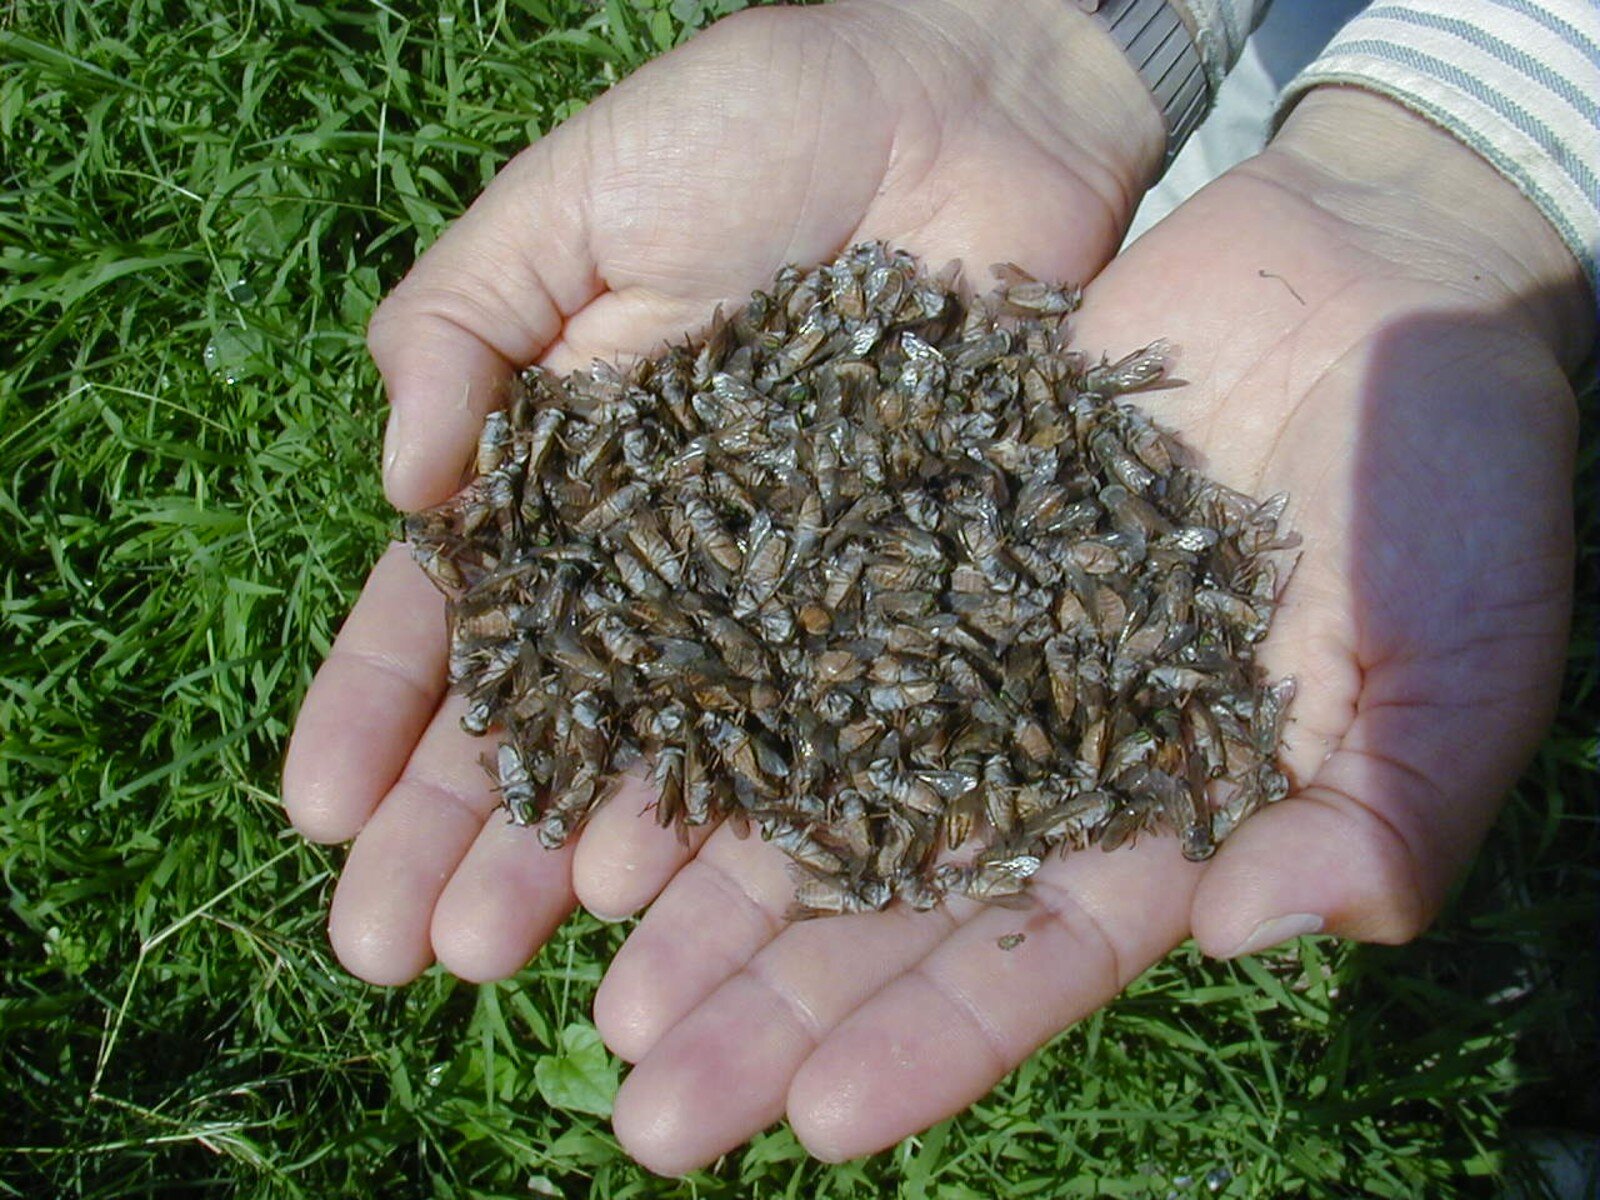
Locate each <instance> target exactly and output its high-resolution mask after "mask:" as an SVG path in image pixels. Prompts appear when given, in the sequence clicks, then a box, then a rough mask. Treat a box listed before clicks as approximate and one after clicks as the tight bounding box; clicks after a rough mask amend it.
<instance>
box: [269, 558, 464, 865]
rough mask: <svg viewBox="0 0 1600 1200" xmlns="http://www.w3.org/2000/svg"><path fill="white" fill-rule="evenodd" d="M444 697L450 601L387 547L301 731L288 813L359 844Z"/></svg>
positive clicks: (314, 692)
mask: <svg viewBox="0 0 1600 1200" xmlns="http://www.w3.org/2000/svg"><path fill="white" fill-rule="evenodd" d="M444 690H445V638H444V599H443V597H441V596H440V595H439V592H438V590H437V589H436V588H434V586H433V585H432V584H431V583H429V582H428V579H427V577H426V576H425V575H423V573H422V572H421V571H420V570H419V569H418V568H417V566H416V564H415V563H413V562H412V561H411V557H410V556H409V555H408V554H407V553H406V551H405V547H403V546H399V545H392V546H390V547H389V548H388V549H387V550H386V551H385V552H384V554H383V556H382V557H381V558H379V559H378V562H377V565H376V566H374V567H373V569H372V574H371V575H369V576H368V577H367V582H366V585H365V586H364V587H363V588H362V590H361V597H360V599H358V600H357V601H356V605H355V608H354V609H352V610H351V613H350V616H349V618H348V619H347V620H346V621H345V623H344V628H343V629H341V630H340V631H339V636H338V637H337V638H336V639H334V643H333V649H332V650H331V651H330V652H329V654H328V659H327V661H326V662H324V663H323V664H322V667H321V669H320V670H318V671H317V675H316V678H315V679H313V680H312V681H311V687H310V688H309V689H308V690H307V692H306V698H305V702H304V703H303V704H302V705H301V706H300V715H299V717H298V718H297V719H296V721H295V727H294V734H293V736H292V737H291V738H290V741H289V751H288V754H287V756H286V758H285V760H284V765H283V803H284V807H285V808H286V809H287V810H288V813H289V819H290V820H291V821H293V822H294V826H295V828H296V829H298V830H299V831H300V832H301V833H303V834H304V835H305V836H306V837H308V838H311V839H312V840H313V841H318V842H340V841H344V840H346V839H347V838H351V837H354V836H355V834H356V831H357V830H359V829H360V828H361V827H362V825H363V824H365V823H366V820H367V817H368V816H369V815H370V814H371V813H372V810H373V809H374V808H376V807H377V804H378V801H379V800H381V799H382V798H383V795H384V793H385V792H387V791H388V790H389V788H390V787H391V786H392V785H393V784H394V781H395V780H396V779H397V778H399V776H400V772H401V770H402V768H404V766H405V764H406V758H407V757H408V756H409V755H410V753H411V750H412V748H413V747H414V746H415V745H416V744H417V738H418V737H420V736H421V734H422V731H423V729H424V728H425V727H426V726H427V724H428V721H429V719H430V718H431V717H432V716H433V714H434V711H435V710H436V709H437V708H438V706H439V699H440V697H441V696H443V695H444Z"/></svg>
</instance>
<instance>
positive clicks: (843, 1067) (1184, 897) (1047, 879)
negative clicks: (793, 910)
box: [788, 837, 1199, 1161]
mask: <svg viewBox="0 0 1600 1200" xmlns="http://www.w3.org/2000/svg"><path fill="white" fill-rule="evenodd" d="M1198 877H1199V868H1198V866H1197V865H1196V864H1193V863H1186V862H1184V861H1182V859H1180V858H1179V856H1178V854H1177V850H1176V847H1175V846H1174V845H1173V843H1172V840H1171V839H1170V838H1158V837H1152V838H1146V839H1143V840H1142V841H1141V842H1140V844H1139V845H1137V846H1136V847H1134V848H1133V849H1130V850H1119V851H1117V852H1116V853H1115V854H1101V853H1098V852H1093V851H1089V852H1083V853H1079V854H1075V855H1071V856H1069V857H1068V858H1067V859H1066V860H1065V861H1059V860H1058V861H1056V862H1052V863H1050V864H1048V866H1047V868H1046V869H1045V870H1043V871H1041V872H1040V873H1039V874H1038V875H1036V876H1035V877H1034V882H1033V886H1032V888H1031V889H1030V894H1031V895H1032V897H1033V901H1034V904H1033V907H1032V908H1031V909H1029V910H1026V911H1012V910H1007V909H1003V908H990V909H986V910H984V911H983V912H980V913H978V914H977V915H976V916H974V917H973V918H972V919H971V920H969V921H967V922H966V923H965V924H964V925H962V926H961V927H960V928H959V929H957V930H956V931H955V932H954V933H952V934H951V936H950V938H949V939H948V940H947V941H945V942H943V943H941V944H940V945H939V946H938V947H937V948H936V949H934V950H933V951H932V952H931V953H929V954H927V955H926V956H924V957H923V958H922V959H920V960H919V961H918V962H917V963H916V965H915V966H913V967H912V968H911V969H910V970H909V971H907V972H906V973H905V974H903V975H901V976H900V977H899V978H897V979H895V980H894V981H893V982H891V983H889V984H888V985H886V986H885V987H884V988H882V989H881V990H880V991H879V992H877V994H875V995H874V996H872V997H871V999H869V1000H868V1001H867V1002H866V1003H865V1004H864V1005H863V1006H862V1007H861V1008H860V1009H858V1010H857V1011H856V1012H855V1013H854V1014H853V1015H851V1016H850V1017H849V1018H847V1019H846V1020H845V1021H844V1022H843V1023H842V1024H840V1026H839V1027H838V1028H837V1029H835V1030H833V1031H832V1032H831V1033H829V1034H828V1035H827V1037H826V1039H825V1040H824V1041H823V1043H822V1045H821V1046H820V1047H819V1048H818V1049H817V1050H816V1052H815V1053H814V1054H812V1055H811V1056H810V1057H809V1058H808V1059H807V1060H806V1061H805V1063H804V1065H803V1066H801V1068H800V1070H799V1072H798V1074H797V1075H796V1076H795V1078H794V1082H793V1083H792V1085H791V1086H790V1089H789V1095H788V1111H789V1120H790V1122H791V1124H792V1125H793V1127H794V1131H795V1134H796V1136H798V1137H799V1139H800V1140H801V1142H802V1143H804V1145H805V1146H806V1148H807V1149H808V1150H809V1151H810V1152H811V1153H812V1154H814V1155H816V1156H817V1157H818V1158H822V1159H825V1160H828V1161H839V1160H842V1159H846V1158H853V1157H855V1156H857V1155H861V1154H867V1153H870V1152H872V1151H874V1150H879V1149H882V1148H883V1147H885V1146H890V1145H893V1144H894V1143H895V1142H897V1141H899V1140H900V1139H902V1138H904V1137H907V1136H908V1135H910V1134H913V1133H916V1132H917V1131H919V1130H922V1129H926V1128H927V1127H928V1126H930V1125H932V1124H934V1123H935V1122H937V1121H940V1120H942V1119H943V1118H945V1117H947V1116H949V1115H951V1114H952V1113H955V1112H959V1111H961V1110H962V1109H963V1108H965V1107H966V1106H967V1105H969V1104H971V1103H972V1102H973V1101H975V1100H977V1099H979V1098H980V1097H981V1096H982V1095H983V1094H984V1093H985V1092H987V1091H988V1090H989V1089H990V1088H991V1087H993V1086H994V1085H995V1084H996V1083H997V1082H998V1081H999V1080H1000V1079H1001V1078H1002V1077H1003V1076H1004V1075H1005V1074H1006V1073H1007V1072H1008V1071H1010V1070H1011V1069H1012V1068H1013V1067H1015V1066H1016V1065H1017V1064H1018V1063H1020V1062H1021V1061H1022V1060H1023V1059H1024V1058H1026V1057H1027V1056H1028V1055H1029V1054H1031V1053H1033V1051H1034V1050H1036V1049H1037V1048H1038V1047H1039V1046H1041V1045H1043V1044H1044V1043H1045V1042H1046V1041H1047V1040H1049V1039H1050V1038H1051V1037H1053V1036H1054V1035H1055V1034H1056V1033H1058V1032H1060V1031H1061V1030H1062V1029H1064V1028H1066V1027H1067V1026H1068V1025H1070V1024H1071V1023H1072V1022H1074V1021H1077V1020H1079V1019H1080V1018H1082V1017H1084V1016H1087V1015H1088V1014H1089V1013H1091V1012H1093V1011H1094V1010H1095V1009H1097V1008H1099V1007H1101V1006H1102V1005H1103V1004H1105V1003H1106V1002H1107V1001H1108V1000H1110V999H1111V998H1112V997H1113V996H1114V995H1116V993H1117V992H1118V991H1120V990H1121V989H1122V988H1123V987H1125V986H1126V985H1127V984H1128V983H1129V982H1130V981H1131V980H1132V979H1134V978H1135V977H1136V976H1137V975H1138V974H1139V973H1140V972H1142V971H1143V970H1144V969H1145V968H1146V967H1148V966H1149V965H1150V964H1151V963H1153V962H1155V961H1156V960H1157V959H1158V958H1160V957H1161V956H1162V955H1163V954H1165V953H1166V952H1167V951H1168V950H1170V949H1172V947H1173V946H1175V945H1177V944H1178V942H1179V941H1181V940H1182V938H1183V937H1184V934H1185V932H1186V930H1187V923H1188V916H1189V900H1190V896H1191V895H1192V893H1193V890H1194V886H1195V882H1196V880H1197V879H1198ZM1017 934H1021V935H1022V940H1021V941H1014V939H1015V937H1016V935H1017ZM1001 939H1007V941H1006V942H1005V943H1002V940H1001ZM1006 945H1009V946H1011V948H1010V949H1006V948H1004V947H1005V946H1006Z"/></svg>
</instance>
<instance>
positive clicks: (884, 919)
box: [611, 901, 976, 1175]
mask: <svg viewBox="0 0 1600 1200" xmlns="http://www.w3.org/2000/svg"><path fill="white" fill-rule="evenodd" d="M975 907H976V906H975V905H973V904H972V903H971V902H970V901H956V902H953V903H952V904H951V905H950V906H949V907H940V908H937V909H934V910H932V911H931V912H925V913H919V912H913V911H912V910H910V909H907V908H903V907H899V906H896V907H894V908H890V909H888V910H886V911H884V912H881V913H862V914H857V915H852V916H843V917H830V918H826V919H819V920H815V921H802V922H799V923H798V924H795V925H792V926H790V927H789V928H787V929H785V930H784V931H783V932H782V933H780V934H779V935H778V937H777V938H776V939H774V940H773V941H772V942H771V943H770V944H769V945H768V946H766V947H765V948H764V949H762V950H761V951H760V952H758V953H757V954H756V955H755V956H754V957H752V958H751V959H750V961H749V962H748V963H746V964H745V966H744V968H743V969H742V970H740V971H739V972H738V973H737V974H735V975H733V976H732V977H731V978H730V979H728V980H727V981H726V982H724V983H723V984H722V985H721V986H720V987H718V988H717V989H716V991H715V992H714V993H713V994H712V995H710V996H709V997H708V998H707V999H706V1000H705V1001H704V1002H702V1003H701V1004H700V1005H699V1006H698V1007H697V1008H695V1009H694V1010H693V1011H692V1012H690V1013H689V1015H688V1016H686V1017H684V1019H683V1020H682V1021H680V1022H679V1023H678V1024H676V1025H674V1026H673V1027H672V1028H671V1029H670V1030H669V1031H668V1032H667V1033H666V1034H665V1035H664V1036H663V1037H662V1038H661V1039H660V1040H659V1041H658V1042H657V1043H656V1044H655V1045H654V1046H653V1047H652V1048H651V1050H650V1052H649V1053H648V1054H647V1055H645V1057H644V1058H643V1060H642V1061H641V1062H640V1063H639V1065H638V1066H637V1067H635V1068H634V1070H633V1071H632V1073H631V1074H629V1076H628V1078H627V1079H625V1080H624V1081H623V1084H622V1087H621V1089H620V1090H619V1091H618V1092H617V1097H616V1101H615V1105H614V1107H613V1111H612V1117H611V1126H612V1130H613V1131H614V1132H615V1133H616V1135H617V1139H618V1141H620V1142H621V1143H622V1145H623V1148H624V1149H626V1150H627V1152H628V1154H629V1155H630V1156H631V1157H632V1158H634V1159H635V1160H636V1161H638V1162H640V1163H642V1164H643V1165H644V1166H645V1167H647V1168H649V1169H650V1170H652V1171H655V1172H657V1173H659V1174H663V1175H680V1174H683V1173H685V1172H687V1171H690V1170H693V1169H694V1168H696V1167H699V1166H702V1165H704V1164H705V1163H708V1162H711V1161H712V1160H713V1159H715V1158H716V1157H717V1156H718V1155H720V1154H723V1153H725V1152H727V1151H729V1150H732V1149H733V1148H734V1147H736V1146H738V1145H740V1144H741V1143H742V1142H744V1141H746V1140H748V1139H749V1138H750V1137H751V1136H752V1135H754V1134H755V1133H757V1132H758V1131H760V1130H761V1129H763V1128H764V1127H766V1126H767V1125H770V1124H771V1123H772V1122H773V1121H776V1120H777V1119H778V1118H779V1117H781V1116H782V1115H783V1110H784V1101H785V1096H786V1095H787V1093H788V1090H789V1083H790V1081H791V1080H792V1079H793V1078H794V1075H795V1072H796V1071H798V1070H799V1069H800V1066H801V1064H802V1063H803V1062H805V1060H806V1058H807V1057H808V1056H809V1055H810V1054H811V1052H812V1051H813V1050H815V1049H816V1047H817V1045H818V1044H819V1043H820V1042H821V1041H822V1039H823V1038H824V1037H826V1035H827V1033H828V1031H829V1030H831V1029H832V1028H834V1026H836V1025H837V1024H838V1023H839V1022H840V1021H841V1020H843V1019H844V1018H845V1017H846V1016H848V1015H849V1014H850V1013H851V1012H852V1011H854V1010H855V1009H856V1008H857V1007H858V1006H859V1005H860V1004H862V1003H863V1002H864V1001H865V1000H866V999H867V998H868V997H869V996H871V995H872V994H873V993H874V992H876V991H877V990H878V989H879V988H881V987H883V986H884V984H886V983H888V982H889V981H890V980H892V979H894V978H895V977H897V976H898V975H900V973H901V972H903V971H905V970H906V969H907V968H909V967H910V966H911V965H912V964H914V963H915V962H916V961H917V960H918V959H919V958H921V957H922V956H923V955H924V954H926V953H927V952H928V951H929V950H930V949H931V948H932V947H933V946H935V945H936V944H938V942H939V941H940V940H942V939H943V938H945V937H947V936H949V934H950V931H951V930H952V929H953V928H954V927H955V926H956V924H957V921H958V920H959V919H961V917H964V916H970V915H971V913H972V911H973V910H974V909H975Z"/></svg>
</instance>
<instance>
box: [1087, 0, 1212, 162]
mask: <svg viewBox="0 0 1600 1200" xmlns="http://www.w3.org/2000/svg"><path fill="white" fill-rule="evenodd" d="M1078 5H1079V7H1080V8H1082V9H1084V10H1085V11H1087V12H1088V13H1090V15H1092V16H1093V17H1094V19H1095V20H1097V21H1099V22H1100V23H1101V24H1102V25H1104V26H1105V28H1106V30H1107V31H1108V32H1109V33H1110V34H1111V36H1112V38H1113V39H1114V40H1115V41H1116V43H1117V45H1119V46H1121V47H1122V50H1123V53H1125V54H1126V55H1127V56H1128V61H1129V62H1130V63H1132V64H1133V67H1134V69H1135V70H1137V71H1138V72H1139V78H1140V79H1142V80H1144V82H1145V86H1146V87H1148V88H1149V89H1150V94H1151V95H1152V96H1154V97H1155V100H1156V103H1157V104H1158V105H1160V107H1161V113H1162V116H1164V117H1165V118H1166V121H1167V157H1166V162H1167V163H1168V164H1170V163H1171V162H1172V160H1173V159H1174V158H1175V157H1176V156H1177V153H1178V151H1179V150H1180V149H1181V148H1182V146H1183V144H1184V142H1186V141H1188V140H1189V135H1190V134H1191V133H1193V132H1194V131H1195V127H1196V126H1197V125H1199V124H1200V121H1201V119H1202V118H1203V117H1204V116H1205V115H1206V110H1207V108H1208V107H1209V106H1210V99H1211V88H1210V85H1209V84H1208V83H1207V82H1206V73H1205V70H1204V69H1203V68H1202V66H1201V64H1200V50H1199V48H1198V47H1197V46H1196V45H1195V43H1194V38H1193V37H1191V36H1190V34H1189V27H1188V26H1187V25H1185V24H1184V22H1183V18H1182V17H1181V16H1179V15H1178V12H1177V10H1176V9H1174V8H1173V6H1172V5H1171V4H1170V3H1169V2H1168V0H1098V2H1097V0H1078Z"/></svg>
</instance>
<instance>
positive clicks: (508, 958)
mask: <svg viewBox="0 0 1600 1200" xmlns="http://www.w3.org/2000/svg"><path fill="white" fill-rule="evenodd" d="M572 856H573V846H572V845H571V844H568V845H566V846H563V847H561V848H560V849H558V850H547V849H545V847H544V846H543V845H542V844H541V843H540V841H539V834H538V830H537V829H535V828H534V827H532V826H520V825H515V824H513V823H512V822H511V821H510V820H509V819H506V818H505V817H504V816H503V815H501V814H498V813H491V814H490V815H489V818H488V820H486V821H485V822H484V824H483V828H482V829H481V830H480V831H479V833H478V836H477V837H476V838H475V839H474V840H473V842H472V848H471V849H470V850H468V851H467V854H466V857H465V858H463V859H462V860H461V863H460V865H459V866H457V867H456V869H455V873H454V874H452V875H451V876H450V882H449V883H447V884H446V885H445V888H444V892H443V893H442V894H441V895H440V896H439V902H438V904H437V905H436V906H435V908H434V910H433V924H432V929H431V940H432V943H433V952H434V954H435V956H436V957H437V958H438V960H439V963H440V965H441V966H443V967H444V968H445V969H446V970H448V971H449V972H450V973H451V974H452V975H456V976H458V977H460V978H462V979H466V980H469V981H471V982H473V983H485V982H488V981H490V980H494V979H505V978H506V977H507V976H510V975H514V974H516V973H517V972H518V971H520V970H521V969H522V968H523V967H525V966H527V964H528V963H529V962H530V961H531V960H532V958H533V956H534V955H535V954H536V953H538V950H539V947H540V946H542V945H544V944H545V943H546V942H547V941H549V940H550V936H551V935H552V934H554V933H555V931H556V929H557V927H559V926H560V924H561V922H563V921H565V920H566V919H567V916H568V915H569V914H570V913H571V912H572V909H573V904H574V900H573V895H572V879H571V871H572Z"/></svg>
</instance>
